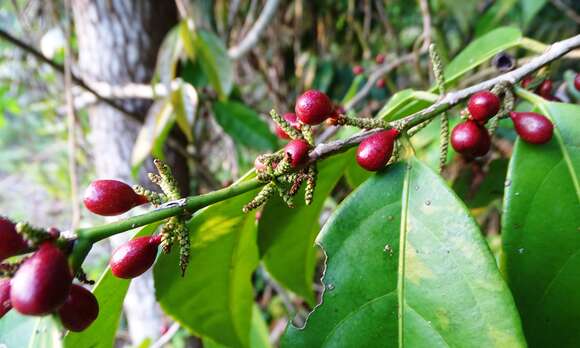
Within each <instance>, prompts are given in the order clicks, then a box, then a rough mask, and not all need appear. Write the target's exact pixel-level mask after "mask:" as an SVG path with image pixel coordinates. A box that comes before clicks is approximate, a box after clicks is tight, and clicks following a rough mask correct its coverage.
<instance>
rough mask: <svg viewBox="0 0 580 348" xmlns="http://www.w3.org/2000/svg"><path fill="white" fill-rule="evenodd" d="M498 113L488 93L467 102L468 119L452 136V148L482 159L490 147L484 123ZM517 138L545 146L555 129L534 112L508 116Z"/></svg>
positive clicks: (496, 101)
mask: <svg viewBox="0 0 580 348" xmlns="http://www.w3.org/2000/svg"><path fill="white" fill-rule="evenodd" d="M499 109H500V99H499V97H498V96H497V95H495V94H493V93H491V92H488V91H483V92H478V93H475V94H474V95H472V96H471V98H469V101H468V102H467V110H468V111H469V119H468V120H466V121H465V122H462V123H460V124H458V125H457V126H456V127H455V128H454V129H453V131H452V132H451V146H453V149H455V151H457V152H459V153H461V154H462V155H464V156H466V157H469V158H473V157H480V156H483V155H485V154H486V153H487V152H488V151H489V149H490V147H491V137H490V135H489V132H488V130H487V128H485V123H486V122H487V121H488V120H489V119H490V118H491V117H493V116H495V115H496V114H497V113H498V111H499ZM509 115H510V118H511V119H512V121H513V123H514V127H515V129H516V132H517V133H518V135H519V136H520V137H521V138H522V139H523V140H524V141H526V142H528V143H532V144H544V143H546V142H548V141H550V139H551V138H552V134H553V131H554V126H553V125H552V123H551V122H550V121H549V120H548V119H547V118H546V117H545V116H544V115H540V114H537V113H534V112H510V113H509Z"/></svg>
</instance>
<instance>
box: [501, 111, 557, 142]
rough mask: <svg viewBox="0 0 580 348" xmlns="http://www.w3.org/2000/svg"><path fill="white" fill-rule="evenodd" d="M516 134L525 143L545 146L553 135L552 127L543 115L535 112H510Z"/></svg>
mask: <svg viewBox="0 0 580 348" xmlns="http://www.w3.org/2000/svg"><path fill="white" fill-rule="evenodd" d="M510 117H511V119H512V121H513V122H514V127H515V128H516V132H517V133H518V135H519V136H520V137H521V138H522V140H524V141H525V142H528V143H532V144H545V143H547V142H548V141H550V139H552V135H553V134H554V125H553V124H552V122H550V120H548V118H547V117H546V116H544V115H540V114H537V113H535V112H510Z"/></svg>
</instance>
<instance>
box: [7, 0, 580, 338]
mask: <svg viewBox="0 0 580 348" xmlns="http://www.w3.org/2000/svg"><path fill="white" fill-rule="evenodd" d="M180 2H181V3H184V1H180ZM185 3H186V7H187V8H188V9H189V11H190V12H189V13H190V14H191V15H192V17H191V18H190V19H189V20H190V21H192V23H195V29H196V31H195V33H194V34H192V32H191V31H190V30H189V29H191V28H190V27H189V26H188V23H189V22H188V19H187V18H183V19H182V21H181V22H180V23H179V24H178V25H177V26H176V27H175V28H174V29H173V30H172V31H170V32H169V34H168V35H167V36H166V37H165V39H164V42H163V44H162V46H161V49H160V52H159V55H158V61H157V66H156V73H155V77H154V79H153V81H152V82H153V83H159V84H161V85H166V86H168V85H169V84H171V81H174V80H175V79H176V78H178V79H179V80H178V81H179V86H178V87H177V88H175V89H173V90H172V92H171V93H170V94H169V95H168V96H159V97H155V98H154V100H155V103H154V106H153V107H152V108H151V109H150V111H149V113H148V115H147V116H146V117H145V121H144V124H145V126H144V131H142V132H141V134H140V136H139V138H138V140H137V143H136V145H135V149H134V150H133V158H132V159H131V162H132V165H133V166H134V169H135V170H134V172H135V173H137V171H138V169H139V168H140V166H141V165H142V163H143V161H144V160H145V159H146V158H147V156H149V155H150V154H154V155H156V156H160V157H163V155H164V146H165V145H167V142H169V140H168V139H170V138H171V134H170V131H171V129H172V128H173V127H174V126H175V127H179V128H180V129H181V130H182V131H183V132H184V134H185V135H186V137H187V138H188V144H187V146H185V148H184V149H182V150H183V151H185V152H186V153H187V156H188V161H189V163H188V165H189V168H190V171H191V176H190V183H189V184H190V188H191V191H192V193H203V192H208V191H210V190H214V189H216V188H220V187H222V186H224V185H227V184H228V183H231V182H233V181H234V180H236V179H237V178H239V177H240V176H241V175H242V174H244V173H245V172H246V171H247V170H249V169H251V168H252V166H253V161H254V158H255V156H256V155H258V154H260V153H263V152H266V151H271V150H274V149H276V148H278V147H280V146H281V145H282V144H283V142H282V141H280V140H278V139H277V138H276V137H275V136H274V135H273V133H272V129H273V124H272V123H271V121H270V120H269V118H268V117H267V113H268V112H269V110H271V109H272V108H275V109H276V110H278V111H279V112H280V113H284V112H287V111H291V110H292V109H293V105H294V100H295V98H296V96H297V95H298V94H299V93H301V91H304V90H306V89H309V88H316V89H320V90H323V91H325V92H327V93H328V94H329V95H330V96H331V98H332V99H333V100H334V101H335V102H337V103H341V101H347V100H348V99H349V98H350V97H352V96H353V95H354V94H355V93H356V92H357V91H358V90H359V89H360V88H361V87H362V85H363V84H364V82H365V79H366V73H365V74H363V75H362V76H355V75H354V74H353V72H352V68H353V66H355V65H361V66H362V67H364V68H365V70H366V71H367V72H368V71H372V70H373V69H375V67H376V63H375V56H376V55H377V54H384V55H385V56H386V59H387V62H389V61H394V60H396V59H397V58H398V57H401V56H403V55H405V54H409V53H416V54H419V53H418V51H419V48H420V46H421V44H422V39H421V37H422V35H423V33H424V27H423V25H424V21H425V19H426V18H425V16H428V17H429V20H430V21H431V35H430V37H431V40H433V42H435V43H437V45H438V48H439V51H440V52H441V55H442V59H443V62H444V64H446V63H448V62H450V61H451V60H452V59H453V57H455V56H456V55H457V54H458V53H459V52H461V51H462V50H463V49H464V48H465V47H466V46H467V45H469V44H470V43H471V42H473V41H474V40H476V39H477V38H480V37H481V36H482V35H485V34H486V33H489V32H490V31H492V30H493V29H496V28H497V27H500V26H513V27H516V28H518V29H519V30H521V32H522V33H523V35H524V36H525V37H527V38H531V39H533V40H536V41H533V42H531V43H530V46H529V47H528V49H530V48H531V49H532V51H533V50H534V47H535V48H536V50H537V47H538V45H537V44H538V42H540V43H550V42H554V41H557V40H560V39H563V38H566V37H569V36H572V35H575V34H577V33H578V31H579V30H578V29H579V25H580V24H579V23H580V22H579V13H580V2H578V1H569V0H568V1H567V0H497V1H492V0H488V1H481V0H463V1H453V0H431V1H428V2H427V1H425V2H423V3H427V4H428V9H427V11H425V9H422V8H421V6H420V4H421V1H418V2H415V1H404V0H400V1H396V0H393V1H390V0H389V1H387V0H385V1H383V0H364V1H363V0H360V1H355V0H339V1H334V0H321V1H304V0H297V1H283V2H282V3H281V4H280V6H279V8H278V10H277V12H276V14H275V17H274V19H273V20H272V24H271V25H269V26H268V27H267V28H266V30H265V31H264V33H263V35H262V37H261V38H260V41H259V43H258V44H257V45H256V46H255V47H254V48H253V49H252V50H251V51H250V52H249V53H248V54H247V55H246V56H244V57H242V58H241V59H239V60H236V61H232V60H230V59H229V58H228V56H227V48H228V47H232V46H233V45H235V43H237V42H239V41H240V40H241V39H242V38H243V37H244V36H245V35H246V34H247V33H248V30H249V28H250V27H251V25H252V24H253V23H254V22H255V20H256V18H257V17H258V15H259V13H260V10H261V8H262V7H263V5H264V3H265V1H261V0H237V1H234V0H232V1H226V0H216V1H211V0H193V1H189V2H187V1H185ZM181 15H182V17H183V14H181ZM67 18H68V17H67V9H66V7H65V4H64V3H63V2H62V1H60V0H49V1H39V0H0V29H2V30H4V31H7V32H9V33H11V35H13V36H15V37H17V38H19V39H20V40H22V41H24V42H26V43H27V44H28V45H30V46H31V47H32V48H34V49H36V50H37V51H39V52H42V54H43V55H45V56H46V57H47V58H49V59H51V60H53V61H54V62H56V63H58V64H63V63H64V47H65V46H66V43H67V40H70V43H71V46H72V48H73V53H74V55H76V53H77V52H76V50H77V45H76V38H75V35H74V31H73V35H72V36H71V37H70V38H67V37H66V34H65V33H66V30H65V28H66V25H67V20H68V19H67ZM534 45H535V46H534ZM539 47H540V50H541V49H543V46H541V45H540V46H539ZM522 51H523V50H522V49H521V48H518V49H510V50H509V53H510V54H512V55H513V56H515V57H519V56H520V55H522V53H523V52H522ZM522 58H523V59H525V57H522ZM572 64H573V61H570V60H561V61H559V62H556V63H555V64H553V65H552V67H551V74H552V76H553V77H554V79H555V81H556V86H555V91H556V93H555V95H556V96H558V97H560V98H561V99H567V100H570V99H572V100H577V97H578V96H577V95H574V94H570V93H566V84H567V82H566V81H565V80H564V72H565V71H567V70H569V69H576V70H578V66H574V65H572ZM74 71H75V69H74V66H73V72H74ZM496 74H498V71H497V69H495V67H494V66H493V65H492V63H491V62H486V63H484V64H482V65H481V66H479V67H478V68H477V69H474V70H473V71H471V72H470V73H468V74H466V75H465V76H464V77H462V78H461V79H460V80H458V81H456V82H455V83H454V86H453V87H465V86H467V85H469V84H473V83H475V82H478V81H481V80H483V79H486V78H489V77H491V76H494V75H496ZM568 78H569V76H568ZM383 79H384V81H385V87H380V88H379V87H374V88H373V89H372V90H371V92H370V93H369V95H368V96H367V97H366V98H365V99H364V101H363V102H362V103H359V104H358V105H357V107H356V113H357V114H359V115H367V116H368V115H375V114H376V113H377V112H378V111H379V110H380V109H381V108H382V107H383V105H385V103H386V102H387V101H388V100H389V99H390V98H391V96H392V95H393V94H395V93H396V92H397V91H400V90H403V89H406V88H413V89H415V90H428V89H429V88H430V86H431V85H432V78H431V76H430V73H429V69H428V61H427V60H426V59H425V57H422V58H420V59H418V60H416V61H415V62H414V63H412V64H405V65H401V66H399V67H398V68H397V69H396V70H394V71H392V72H391V73H389V74H388V75H386V76H384V77H383ZM568 83H569V81H568ZM74 93H75V94H76V95H77V96H81V95H82V94H83V91H82V89H76V88H75V91H74ZM64 95H65V93H64V87H63V82H62V75H61V74H60V73H59V72H58V71H56V70H55V69H53V68H52V67H50V66H48V65H46V64H43V63H41V62H39V61H38V60H37V59H35V58H34V57H32V56H30V55H29V54H28V53H27V52H24V51H23V50H21V49H19V48H17V47H15V46H14V45H12V44H11V43H9V42H7V41H5V40H0V212H2V213H3V214H9V215H10V216H11V217H13V218H14V219H16V220H27V221H30V222H32V223H34V224H37V225H41V226H57V227H59V228H62V229H67V228H68V227H69V224H70V220H71V213H70V212H71V208H70V196H71V186H70V185H71V184H70V178H69V174H70V173H69V168H68V157H67V138H68V136H69V131H68V129H67V126H66V112H65V107H64V105H65V101H64ZM81 99H82V98H81ZM81 104H82V105H80V107H79V108H78V109H77V118H78V127H77V129H76V134H75V135H74V136H75V138H76V139H77V151H76V163H77V174H78V176H79V183H78V186H79V187H80V188H82V187H85V186H86V184H87V183H88V182H89V181H90V180H91V179H93V178H94V177H95V174H94V173H95V169H94V161H93V155H92V153H91V142H90V134H91V129H90V126H89V121H88V115H87V112H86V107H87V106H88V105H90V103H89V104H87V103H81ZM520 107H521V108H525V107H526V106H525V105H521V106H520ZM459 110H460V109H459V108H456V109H454V110H452V112H453V113H456V114H458V113H459ZM341 134H342V135H344V133H341ZM498 134H499V137H498V138H497V139H496V144H495V151H494V153H493V154H492V155H491V156H489V157H488V158H486V159H485V160H484V161H482V162H476V163H465V162H464V161H462V160H461V159H460V158H455V156H453V154H451V155H450V159H451V164H450V166H449V168H448V170H447V172H446V173H445V174H446V177H447V179H448V180H449V182H450V184H451V185H452V187H453V188H454V190H455V191H456V192H457V193H458V194H459V195H460V196H461V197H462V198H463V199H464V200H465V202H466V204H467V206H468V207H469V209H471V210H472V212H473V213H474V215H475V216H476V218H477V220H478V222H479V224H480V225H481V227H482V230H483V231H484V233H485V234H486V236H488V238H489V240H490V246H491V248H492V250H498V233H499V229H500V226H499V221H500V217H499V212H500V211H501V197H502V194H503V188H504V181H505V172H506V168H507V158H508V157H509V155H510V153H511V149H512V145H513V140H514V133H513V131H512V130H511V129H510V126H509V125H508V124H507V123H505V124H504V123H502V124H501V127H500V129H499V130H498ZM437 138H438V126H437V122H434V123H433V125H432V126H430V127H428V128H427V129H426V130H424V131H423V132H422V133H421V134H420V135H418V136H417V138H415V139H414V142H415V145H416V148H417V151H418V153H417V155H418V157H419V158H422V159H425V160H426V161H427V162H428V163H431V164H433V165H435V163H436V162H437V153H438V152H437V151H438V147H437V141H436V139H437ZM364 179H366V177H365V176H364V174H363V173H357V172H356V169H352V170H350V171H349V172H348V174H347V175H346V178H345V179H341V180H340V181H339V183H338V185H337V187H336V188H334V190H333V191H332V194H331V195H330V196H329V197H328V198H327V200H326V201H325V202H324V207H323V212H322V214H321V217H320V221H321V222H323V221H325V219H326V218H327V217H328V216H329V214H330V212H332V211H333V210H334V209H335V207H336V206H337V204H338V203H339V202H340V201H341V199H343V198H344V197H345V196H346V195H347V194H348V192H350V191H351V190H352V189H353V187H355V186H357V184H358V183H360V181H361V180H364ZM337 180H338V179H337ZM81 194H82V190H81ZM81 221H82V225H83V226H85V225H94V224H97V223H101V222H102V220H100V219H98V218H94V217H93V216H90V215H89V214H86V212H82V219H81ZM105 250H106V248H105ZM98 255H99V253H98V252H97V256H98ZM320 256H321V255H318V256H317V257H319V258H320ZM105 262H106V253H104V252H103V253H102V257H100V258H99V257H95V258H94V259H93V262H92V263H91V267H90V268H89V269H88V270H87V271H88V273H89V275H90V276H92V277H93V278H97V277H98V275H99V274H100V273H101V272H102V270H103V269H104V266H105ZM320 271H321V270H320V267H319V269H318V270H317V273H320ZM316 277H317V279H318V277H319V275H317V276H316ZM316 286H317V285H315V287H316ZM254 287H255V289H256V293H257V295H256V296H257V299H256V301H257V304H258V306H259V308H260V309H261V311H262V313H263V315H264V318H265V321H266V323H267V325H268V327H269V330H268V331H269V333H268V332H267V333H266V334H267V335H268V334H269V336H270V341H271V342H274V343H275V342H277V341H278V339H279V337H280V335H281V334H282V331H283V329H284V327H285V324H286V322H287V318H288V316H289V315H294V314H296V313H298V314H300V315H301V316H302V317H304V316H305V314H306V313H307V312H308V311H309V310H310V309H311V308H312V304H308V303H307V302H305V301H304V300H302V299H301V298H299V297H297V296H294V295H291V294H290V295H289V294H288V293H287V292H285V291H283V290H282V289H280V286H279V285H277V284H276V283H275V282H271V281H269V278H268V275H267V274H266V273H265V272H263V271H262V270H261V269H260V270H259V271H258V272H257V273H256V274H255V275H254ZM317 290H318V291H317V293H318V294H319V293H320V291H321V289H317ZM300 315H299V318H300ZM298 321H300V319H298ZM168 323H169V321H168ZM122 327H123V328H124V327H125V326H122ZM166 329H167V328H160V330H166ZM117 338H118V340H119V341H120V342H128V339H127V335H126V334H124V333H123V329H122V330H121V331H120V333H119V335H118V337H117ZM171 342H172V343H171V345H172V346H174V347H183V346H186V345H196V344H197V343H195V341H193V340H192V339H191V337H190V336H189V334H187V333H186V331H184V330H182V329H180V330H179V331H178V333H177V334H175V335H174V336H173V338H172V341H171ZM212 344H213V345H212ZM205 345H206V346H208V347H213V346H218V345H216V344H214V343H212V342H205Z"/></svg>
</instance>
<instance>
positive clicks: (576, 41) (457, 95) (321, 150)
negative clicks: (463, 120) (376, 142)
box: [309, 35, 580, 163]
mask: <svg viewBox="0 0 580 348" xmlns="http://www.w3.org/2000/svg"><path fill="white" fill-rule="evenodd" d="M577 47H580V35H576V36H573V37H571V38H569V39H566V40H562V41H558V42H556V43H554V44H552V45H551V46H549V47H548V49H546V51H545V52H544V53H543V54H541V55H539V56H537V57H535V58H533V59H531V60H530V62H529V63H527V64H525V65H522V66H521V67H519V68H517V69H515V70H512V71H510V72H508V73H505V74H503V75H499V76H497V77H494V78H492V79H489V80H486V81H483V82H480V83H478V84H476V85H473V86H471V87H467V88H464V89H460V90H457V91H453V92H449V93H447V94H445V95H443V96H442V97H441V99H439V101H437V102H436V103H434V104H433V105H431V106H429V107H428V108H425V109H423V110H421V111H419V112H416V113H414V114H412V115H409V116H407V117H405V118H403V119H400V120H397V121H393V122H391V123H390V124H389V125H390V126H391V127H397V128H403V129H409V128H410V127H412V126H415V125H417V124H419V123H422V122H424V121H426V120H428V119H430V118H433V117H435V116H437V115H439V114H440V113H442V112H444V111H447V110H448V109H450V108H451V107H453V106H454V105H456V104H457V103H459V102H460V101H462V100H464V99H467V98H469V97H470V96H471V95H473V94H474V93H476V92H479V91H482V90H489V89H491V88H492V87H493V86H495V85H497V84H498V83H501V82H507V83H509V84H512V85H514V84H515V83H516V82H518V81H519V80H521V79H523V78H524V77H525V76H527V75H529V74H530V73H532V72H534V71H536V70H538V69H540V68H541V67H542V66H544V65H546V64H549V63H550V62H552V61H554V60H556V59H558V58H560V57H562V56H563V55H565V54H566V53H568V52H570V51H571V50H573V49H575V48H577ZM380 130H381V129H373V130H369V131H363V132H360V133H357V134H355V135H354V136H352V137H350V138H347V139H341V140H337V141H333V142H329V143H325V144H319V145H318V146H316V147H315V148H314V149H313V150H312V151H311V152H310V154H309V157H310V159H309V163H312V162H315V161H317V160H319V159H321V158H324V157H328V156H330V155H332V154H335V153H340V152H344V151H346V150H348V149H350V148H352V147H353V146H356V145H357V144H358V143H360V142H361V141H362V140H363V139H365V138H366V137H368V136H369V135H371V134H374V133H376V132H378V131H380Z"/></svg>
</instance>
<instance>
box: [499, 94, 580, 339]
mask: <svg viewBox="0 0 580 348" xmlns="http://www.w3.org/2000/svg"><path fill="white" fill-rule="evenodd" d="M537 101H538V102H539V104H538V109H539V110H537V111H539V112H541V113H543V114H545V115H547V116H549V117H550V119H551V120H552V121H553V122H554V124H555V133H554V137H553V139H552V140H551V141H550V142H549V143H547V144H545V145H530V144H527V143H525V142H523V141H521V140H518V141H517V142H516V145H515V147H514V152H513V157H512V159H511V162H510V165H509V171H508V177H507V181H506V186H507V187H506V193H505V197H504V214H503V221H502V226H503V230H502V235H503V238H502V239H503V251H504V256H505V257H504V259H503V262H502V266H503V268H504V270H505V274H506V277H507V279H508V283H509V285H510V287H511V289H512V292H513V294H514V297H515V300H516V304H517V305H518V309H519V311H520V314H521V316H522V321H523V325H524V330H525V333H526V337H527V339H528V342H529V344H530V346H532V347H548V346H549V347H572V346H577V345H578V342H579V341H580V331H579V330H578V327H580V296H579V295H578V289H579V288H580V272H579V269H580V231H579V226H580V188H579V180H578V177H579V173H580V124H579V123H578V120H579V118H578V117H579V116H580V106H578V105H572V104H563V103H550V102H545V101H544V100H543V99H541V98H537Z"/></svg>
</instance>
